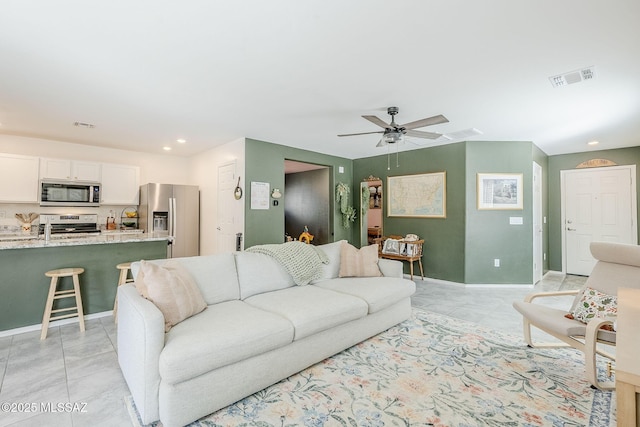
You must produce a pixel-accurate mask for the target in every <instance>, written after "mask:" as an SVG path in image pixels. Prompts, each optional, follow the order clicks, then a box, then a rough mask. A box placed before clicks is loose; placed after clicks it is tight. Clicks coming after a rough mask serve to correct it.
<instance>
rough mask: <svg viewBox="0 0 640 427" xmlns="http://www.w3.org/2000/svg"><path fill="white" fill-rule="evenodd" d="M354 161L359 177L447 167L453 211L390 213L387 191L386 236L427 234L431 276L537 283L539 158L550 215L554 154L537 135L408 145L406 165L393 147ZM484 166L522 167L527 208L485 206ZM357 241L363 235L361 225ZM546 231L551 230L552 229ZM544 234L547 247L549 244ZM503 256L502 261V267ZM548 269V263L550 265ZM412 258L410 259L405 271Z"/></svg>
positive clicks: (426, 260)
mask: <svg viewBox="0 0 640 427" xmlns="http://www.w3.org/2000/svg"><path fill="white" fill-rule="evenodd" d="M388 160H389V159H388V157H387V155H386V154H384V155H381V156H375V157H368V158H364V159H356V160H354V162H353V165H354V166H353V169H354V182H355V183H356V184H358V183H359V182H361V181H362V180H363V179H365V178H367V177H368V176H369V175H373V176H375V177H379V178H380V179H382V181H383V187H384V188H386V186H387V184H386V181H387V177H388V176H397V175H411V174H419V173H431V172H440V171H445V172H446V180H447V183H446V186H447V188H446V197H447V216H446V218H390V217H388V216H387V205H386V203H387V198H386V197H385V196H384V194H385V193H384V190H383V200H384V206H383V213H384V217H383V232H384V234H385V235H390V234H397V235H406V234H408V233H414V234H417V235H418V236H420V237H421V238H423V239H425V245H424V251H423V252H424V254H423V265H424V267H425V275H426V276H428V277H429V278H434V279H441V280H447V281H451V282H458V283H468V284H531V283H532V281H533V228H532V184H533V182H532V180H533V161H534V160H535V161H536V162H537V163H538V164H540V166H541V167H542V174H543V184H542V185H543V195H542V197H543V206H542V210H543V215H544V216H547V215H548V213H547V212H548V210H547V209H548V208H547V204H546V203H545V202H544V200H545V199H546V197H547V196H546V191H547V190H546V175H547V173H548V161H547V156H546V154H545V153H544V152H542V151H541V150H540V149H539V148H538V147H536V146H535V145H534V144H533V143H531V142H493V141H472V142H460V143H455V144H448V145H442V146H438V147H430V148H423V149H419V150H411V151H406V152H401V153H400V154H399V164H400V166H399V167H396V166H395V164H396V159H395V153H394V154H391V158H390V160H391V161H390V166H391V169H390V170H387V164H388V163H387V162H388ZM478 173H522V174H523V191H524V194H523V202H524V209H523V210H518V211H489V210H482V211H480V210H478V209H477V201H476V187H477V182H476V179H477V174H478ZM510 217H522V222H523V224H522V225H510V223H509V218H510ZM356 231H357V234H358V235H357V238H356V241H360V236H359V234H360V230H359V229H357V230H356ZM545 233H546V230H544V231H543V235H545ZM546 240H547V237H546V235H545V237H544V240H543V247H544V248H545V249H544V250H545V251H546V250H547V249H546V248H548V246H547V243H545V242H546ZM495 258H499V259H500V263H501V266H500V267H499V268H496V267H494V266H493V265H494V259H495ZM544 268H545V269H546V266H544ZM407 272H408V265H407V264H406V263H405V273H407Z"/></svg>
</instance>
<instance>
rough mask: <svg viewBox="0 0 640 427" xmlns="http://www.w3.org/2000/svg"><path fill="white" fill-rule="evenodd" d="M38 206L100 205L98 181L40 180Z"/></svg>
mask: <svg viewBox="0 0 640 427" xmlns="http://www.w3.org/2000/svg"><path fill="white" fill-rule="evenodd" d="M40 206H100V183H99V182H88V181H54V180H42V181H40Z"/></svg>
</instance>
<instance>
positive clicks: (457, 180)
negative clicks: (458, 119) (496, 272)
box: [352, 143, 466, 283]
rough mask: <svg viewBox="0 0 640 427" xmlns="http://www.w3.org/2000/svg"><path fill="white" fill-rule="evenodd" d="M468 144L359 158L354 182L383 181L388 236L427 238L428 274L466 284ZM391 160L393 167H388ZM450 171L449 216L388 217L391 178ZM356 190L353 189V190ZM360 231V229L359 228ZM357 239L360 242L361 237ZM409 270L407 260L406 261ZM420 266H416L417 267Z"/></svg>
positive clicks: (385, 223)
mask: <svg viewBox="0 0 640 427" xmlns="http://www.w3.org/2000/svg"><path fill="white" fill-rule="evenodd" d="M465 156H466V152H465V143H457V144H449V145H442V146H438V147H433V148H423V149H420V150H412V151H405V152H401V153H399V157H398V161H399V164H400V166H399V167H396V156H395V153H392V154H391V157H390V159H388V158H387V155H386V154H384V155H381V156H376V157H367V158H364V159H357V160H354V162H353V165H354V166H353V169H354V181H355V182H356V183H358V184H359V183H360V182H361V181H362V180H363V179H365V178H367V177H368V176H369V175H373V176H375V177H378V178H380V179H381V180H382V187H383V190H382V194H383V196H382V200H383V219H382V227H383V233H384V235H386V236H388V235H390V234H396V235H402V236H405V235H407V234H408V233H413V234H417V235H418V236H420V238H421V239H424V240H425V243H424V245H423V258H422V263H423V266H424V270H425V275H426V276H428V277H431V278H434V279H441V280H448V281H452V282H459V283H464V264H465V251H464V246H465V196H464V195H465V185H466V183H465ZM388 160H390V165H391V169H390V170H387V162H388ZM442 171H445V172H446V187H447V188H446V203H447V206H446V209H447V216H446V218H398V217H389V216H387V215H388V214H387V201H388V199H387V197H386V195H387V193H386V191H387V187H388V185H387V177H388V176H398V175H413V174H421V173H432V172H442ZM352 191H353V190H352ZM358 233H359V230H358ZM357 241H360V239H359V237H358V239H357ZM404 264H405V266H404V268H405V272H406V273H408V271H409V268H408V265H407V263H404ZM416 269H417V266H415V269H414V274H415V270H416Z"/></svg>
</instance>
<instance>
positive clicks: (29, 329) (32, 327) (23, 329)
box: [0, 311, 113, 338]
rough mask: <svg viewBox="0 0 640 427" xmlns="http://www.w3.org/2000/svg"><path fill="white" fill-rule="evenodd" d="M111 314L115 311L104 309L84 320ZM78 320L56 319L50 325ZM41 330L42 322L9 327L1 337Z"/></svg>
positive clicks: (1, 332) (74, 318)
mask: <svg viewBox="0 0 640 427" xmlns="http://www.w3.org/2000/svg"><path fill="white" fill-rule="evenodd" d="M111 315H113V311H102V312H100V313H92V314H87V315H85V316H84V320H91V319H99V318H101V317H107V316H111ZM78 322H79V319H78V318H77V317H73V318H70V319H62V320H54V321H53V322H51V323H49V327H50V328H51V327H56V326H63V325H69V324H71V323H78ZM40 330H42V323H38V324H37V325H29V326H23V327H21V328H15V329H9V330H6V331H0V338H2V337H9V336H11V335H18V334H23V333H25V332H33V331H40Z"/></svg>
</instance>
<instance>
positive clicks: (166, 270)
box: [135, 261, 207, 332]
mask: <svg viewBox="0 0 640 427" xmlns="http://www.w3.org/2000/svg"><path fill="white" fill-rule="evenodd" d="M135 286H136V289H137V290H138V292H140V294H141V295H142V296H143V297H145V298H147V299H148V300H150V301H151V302H153V303H154V304H155V306H156V307H158V308H159V309H160V311H161V312H162V315H163V316H164V330H165V332H166V331H169V330H170V329H171V327H172V326H174V325H177V324H178V323H180V322H182V321H183V320H185V319H188V318H189V317H191V316H193V315H194V314H198V313H200V312H201V311H202V310H204V309H205V308H207V304H206V303H205V301H204V299H203V298H202V294H201V293H200V289H198V285H196V283H195V282H194V280H193V278H192V277H191V275H190V274H189V273H188V272H187V270H186V269H185V268H184V267H182V265H181V264H180V263H178V262H175V261H174V262H167V263H165V264H164V265H163V266H159V265H157V264H154V263H151V262H147V261H141V262H140V271H139V272H138V276H137V277H136V281H135Z"/></svg>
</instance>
